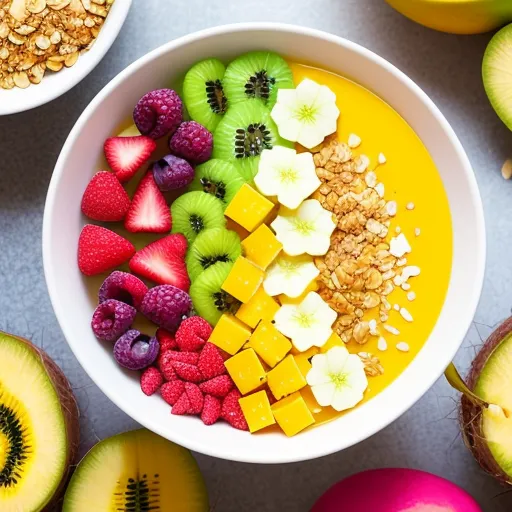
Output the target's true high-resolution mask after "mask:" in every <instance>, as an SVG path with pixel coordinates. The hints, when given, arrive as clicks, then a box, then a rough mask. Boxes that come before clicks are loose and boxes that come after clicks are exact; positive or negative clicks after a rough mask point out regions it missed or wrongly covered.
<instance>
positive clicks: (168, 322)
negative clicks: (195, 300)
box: [140, 284, 192, 332]
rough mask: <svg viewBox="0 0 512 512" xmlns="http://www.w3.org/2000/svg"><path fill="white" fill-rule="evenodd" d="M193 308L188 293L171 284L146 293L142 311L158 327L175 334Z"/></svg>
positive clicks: (156, 287)
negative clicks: (184, 317)
mask: <svg viewBox="0 0 512 512" xmlns="http://www.w3.org/2000/svg"><path fill="white" fill-rule="evenodd" d="M191 307H192V301H191V300H190V297H189V295H188V293H187V292H184V291H183V290H180V289H179V288H176V287H175V286H172V285H171V284H164V285H160V286H155V287H154V288H151V289H150V290H149V291H148V293H146V295H145V297H144V300H143V301H142V304H141V307H140V311H141V313H142V314H143V315H144V316H147V317H148V318H149V319H150V320H151V321H152V322H154V323H155V324H157V325H158V326H160V327H163V328H164V329H167V330H168V331H170V332H175V331H176V329H177V328H178V327H179V325H180V323H181V320H182V318H183V316H185V315H187V314H188V312H189V311H190V309H191Z"/></svg>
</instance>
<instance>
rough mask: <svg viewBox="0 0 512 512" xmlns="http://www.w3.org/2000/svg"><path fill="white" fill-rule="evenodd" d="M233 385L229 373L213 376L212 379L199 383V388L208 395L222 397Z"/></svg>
mask: <svg viewBox="0 0 512 512" xmlns="http://www.w3.org/2000/svg"><path fill="white" fill-rule="evenodd" d="M234 386H235V384H234V382H233V381H232V380H231V377H230V376H229V375H220V376H219V377H214V378H213V379H210V380H207V381H206V382H203V383H202V384H199V389H200V390H201V391H202V392H203V393H206V394H208V395H213V396H217V397H220V398H222V397H224V396H226V395H227V394H228V393H229V392H230V391H231V390H232V389H233V388H234Z"/></svg>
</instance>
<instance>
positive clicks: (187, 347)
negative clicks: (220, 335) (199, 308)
mask: <svg viewBox="0 0 512 512" xmlns="http://www.w3.org/2000/svg"><path fill="white" fill-rule="evenodd" d="M211 333H212V328H211V326H210V324H209V323H208V322H207V321H206V320H205V319H204V318H201V317H200V316H191V317H189V318H185V320H183V322H181V325H180V326H179V328H178V330H177V331H176V343H177V344H178V347H179V348H180V350H182V351H190V352H195V351H197V350H200V349H201V348H203V347H204V344H205V343H206V341H207V340H208V338H209V337H210V334H211Z"/></svg>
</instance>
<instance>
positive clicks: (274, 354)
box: [249, 320, 292, 367]
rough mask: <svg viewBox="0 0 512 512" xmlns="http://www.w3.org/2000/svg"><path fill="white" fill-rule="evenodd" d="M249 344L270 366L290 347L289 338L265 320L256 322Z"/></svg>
mask: <svg viewBox="0 0 512 512" xmlns="http://www.w3.org/2000/svg"><path fill="white" fill-rule="evenodd" d="M249 346H250V347H252V348H253V349H254V350H255V352H256V354H258V355H259V356H260V357H261V359H263V361H265V363H267V364H268V365H269V366H271V367H274V366H275V365H276V364H277V363H279V361H281V360H282V359H283V358H284V357H285V356H286V354H288V352H289V351H290V349H291V348H292V344H291V342H290V340H289V339H288V338H286V337H285V336H283V335H282V334H281V333H280V332H279V331H278V330H277V329H276V328H275V327H274V325H273V324H272V323H270V322H269V321H267V320H262V321H261V322H260V323H259V324H258V327H256V330H255V331H254V332H253V333H252V335H251V337H250V339H249Z"/></svg>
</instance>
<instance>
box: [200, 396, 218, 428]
mask: <svg viewBox="0 0 512 512" xmlns="http://www.w3.org/2000/svg"><path fill="white" fill-rule="evenodd" d="M221 407H222V403H221V401H220V399H219V398H216V397H214V396H212V395H206V396H205V397H204V404H203V412H202V413H201V419H202V420H203V423H204V424H205V425H213V424H214V423H215V422H216V421H217V420H218V419H219V418H220V410H221Z"/></svg>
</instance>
